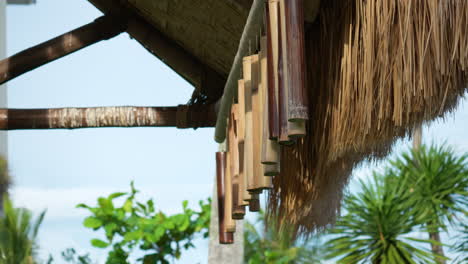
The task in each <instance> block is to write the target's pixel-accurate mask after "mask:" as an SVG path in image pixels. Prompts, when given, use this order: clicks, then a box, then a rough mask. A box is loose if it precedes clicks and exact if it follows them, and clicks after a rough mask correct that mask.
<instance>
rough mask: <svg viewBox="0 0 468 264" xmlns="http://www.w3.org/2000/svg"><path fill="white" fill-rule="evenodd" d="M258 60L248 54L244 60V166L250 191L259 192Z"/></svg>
mask: <svg viewBox="0 0 468 264" xmlns="http://www.w3.org/2000/svg"><path fill="white" fill-rule="evenodd" d="M257 62H258V55H252V56H248V57H245V58H244V60H243V73H244V109H245V134H244V136H245V137H244V168H245V174H246V175H247V190H248V191H249V192H250V193H255V192H258V190H257V189H256V186H255V174H254V159H253V156H254V155H253V151H254V150H253V116H252V76H253V75H252V65H257ZM254 77H256V76H254Z"/></svg>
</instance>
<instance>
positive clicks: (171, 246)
mask: <svg viewBox="0 0 468 264" xmlns="http://www.w3.org/2000/svg"><path fill="white" fill-rule="evenodd" d="M137 192H138V191H137V190H136V189H135V188H134V186H133V183H132V184H131V191H130V193H113V194H111V195H109V196H108V197H100V198H98V205H97V206H96V207H90V206H88V205H85V204H79V205H78V206H77V207H79V208H85V209H87V210H89V211H90V212H91V215H90V216H89V217H87V218H86V219H85V220H84V222H83V225H84V226H85V227H87V228H90V229H93V230H96V231H97V230H102V231H104V233H105V240H101V239H92V240H91V244H92V245H93V246H94V247H97V248H109V247H110V248H111V250H110V252H109V255H108V258H107V262H106V263H108V264H127V263H129V262H128V258H129V256H130V254H131V253H132V251H133V250H134V249H140V250H142V251H143V252H144V253H145V255H144V256H143V257H141V258H140V259H138V261H140V262H142V263H144V264H149V263H169V261H168V259H173V258H176V259H179V258H180V256H181V253H182V250H183V249H189V248H192V247H194V245H193V244H192V240H193V239H194V237H195V235H196V234H198V233H201V234H203V237H205V238H206V237H208V227H209V222H210V209H211V207H210V200H208V201H207V202H203V201H200V202H199V205H200V211H194V210H192V209H190V208H188V202H187V201H184V202H183V204H182V208H183V213H180V214H175V215H165V214H164V213H162V212H160V211H159V212H157V211H156V209H155V206H154V202H153V200H151V199H150V200H148V201H146V203H141V202H137V201H136V199H135V196H136V194H137ZM117 198H125V199H124V202H123V204H122V206H117V205H115V204H114V200H115V199H117Z"/></svg>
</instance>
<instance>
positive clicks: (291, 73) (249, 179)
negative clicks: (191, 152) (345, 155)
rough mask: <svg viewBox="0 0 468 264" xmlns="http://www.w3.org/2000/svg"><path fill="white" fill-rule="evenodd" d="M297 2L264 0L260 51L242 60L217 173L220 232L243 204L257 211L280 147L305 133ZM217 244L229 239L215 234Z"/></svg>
mask: <svg viewBox="0 0 468 264" xmlns="http://www.w3.org/2000/svg"><path fill="white" fill-rule="evenodd" d="M302 4H303V2H302V1H285V0H270V1H268V4H267V5H266V8H265V21H264V22H265V27H264V28H265V30H264V31H266V36H262V37H261V38H260V41H259V43H260V47H259V49H258V50H259V52H258V53H257V54H253V55H250V56H246V57H244V58H243V61H242V71H241V72H242V75H243V78H242V79H241V80H239V81H238V89H237V93H235V94H236V95H237V96H235V97H234V100H233V104H232V107H231V111H230V115H229V116H228V122H227V124H228V125H227V133H226V135H227V138H226V141H225V146H226V152H225V153H224V154H223V155H224V156H225V160H226V161H225V162H224V163H222V164H218V165H219V166H221V165H222V166H223V167H222V168H218V171H217V172H218V176H217V180H218V188H222V190H218V201H219V204H220V207H219V208H222V209H219V218H220V219H219V223H220V234H221V233H223V234H225V233H232V232H234V231H235V221H234V220H239V219H243V218H244V215H245V212H246V208H245V207H247V206H248V207H249V211H251V212H255V211H259V210H260V203H259V195H260V194H261V193H262V192H263V190H269V189H271V188H272V187H273V183H272V182H273V181H272V176H277V175H279V173H280V155H281V148H282V147H289V146H291V145H294V144H295V142H296V141H297V139H298V138H301V137H304V136H305V135H306V121H307V119H308V106H307V92H306V89H305V88H306V83H305V81H306V80H305V59H304V54H305V52H304V15H303V7H302ZM257 42H258V41H257ZM256 48H258V47H256ZM218 154H219V153H218ZM219 155H221V154H219ZM218 159H219V158H218ZM221 196H222V197H221ZM220 243H223V244H226V243H233V240H232V239H231V236H229V237H226V236H221V235H220Z"/></svg>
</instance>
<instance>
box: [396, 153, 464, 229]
mask: <svg viewBox="0 0 468 264" xmlns="http://www.w3.org/2000/svg"><path fill="white" fill-rule="evenodd" d="M391 164H392V170H394V173H393V174H394V175H396V176H397V177H398V179H403V180H404V182H405V183H406V184H407V186H406V188H407V190H409V191H410V192H411V196H410V198H411V199H413V202H414V203H415V204H417V206H418V208H420V209H421V211H420V213H422V214H426V215H428V216H434V217H431V219H429V222H432V223H434V226H433V227H432V228H434V227H435V228H438V227H445V223H450V224H453V223H454V221H455V220H456V219H457V218H454V216H455V215H457V214H466V208H467V207H468V154H464V155H460V156H458V155H456V154H455V153H454V151H453V150H452V149H451V148H449V147H445V146H440V147H437V146H431V147H429V148H427V147H425V146H422V147H421V148H420V149H419V150H417V151H414V150H413V151H411V152H407V153H404V154H403V155H402V157H401V158H399V159H397V160H396V161H394V162H392V163H391ZM428 228H431V227H430V226H428Z"/></svg>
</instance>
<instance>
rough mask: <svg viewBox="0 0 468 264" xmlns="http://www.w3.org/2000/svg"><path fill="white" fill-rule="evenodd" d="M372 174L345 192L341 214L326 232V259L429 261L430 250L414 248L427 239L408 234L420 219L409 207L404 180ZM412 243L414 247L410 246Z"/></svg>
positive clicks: (349, 260)
mask: <svg viewBox="0 0 468 264" xmlns="http://www.w3.org/2000/svg"><path fill="white" fill-rule="evenodd" d="M393 179H394V178H393V177H389V176H388V175H385V176H383V175H378V174H374V177H373V181H371V182H370V183H369V182H364V181H362V180H361V181H360V187H361V191H360V192H358V193H357V194H346V195H345V198H344V203H343V209H344V210H345V211H346V214H345V215H344V216H342V217H341V218H340V219H339V220H338V221H337V222H336V225H335V227H334V229H332V230H331V231H330V234H331V235H332V237H333V238H332V239H331V240H330V241H328V250H329V254H328V256H327V257H328V258H335V257H338V258H339V260H338V261H337V263H346V264H350V263H382V264H384V263H432V262H431V261H432V258H433V255H432V253H431V252H430V251H428V250H426V249H424V248H422V247H418V246H417V245H418V244H421V243H429V242H430V241H428V240H422V239H418V238H416V237H412V235H413V234H414V233H413V232H414V231H416V229H415V228H416V227H417V226H418V225H420V224H421V223H423V222H424V220H425V219H424V218H423V217H415V216H422V214H420V213H419V212H417V210H418V208H415V207H413V206H412V205H413V204H411V199H410V196H411V194H410V192H408V191H407V189H406V188H405V183H404V182H401V181H400V182H393ZM415 244H416V246H414V245H415Z"/></svg>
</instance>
